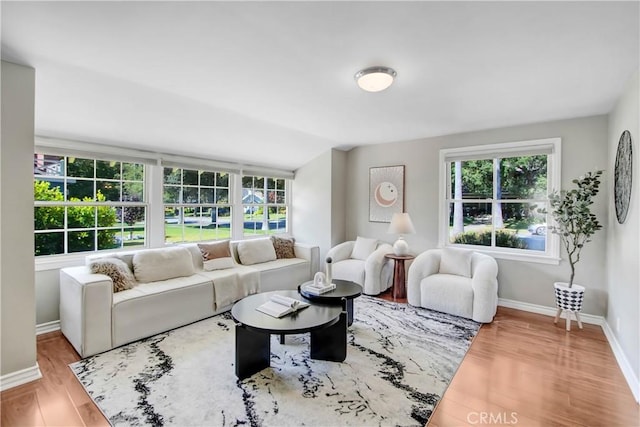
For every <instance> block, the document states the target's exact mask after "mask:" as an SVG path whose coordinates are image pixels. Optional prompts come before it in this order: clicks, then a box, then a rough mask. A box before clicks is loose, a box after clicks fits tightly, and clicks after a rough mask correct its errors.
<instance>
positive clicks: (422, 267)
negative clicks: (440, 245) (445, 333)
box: [407, 249, 440, 306]
mask: <svg viewBox="0 0 640 427" xmlns="http://www.w3.org/2000/svg"><path fill="white" fill-rule="evenodd" d="M439 271H440V250H439V249H431V250H428V251H425V252H422V253H421V254H420V255H418V256H417V257H416V258H415V259H414V260H413V262H412V263H411V265H410V266H409V272H408V274H407V276H408V277H407V302H408V303H409V304H411V305H415V306H421V304H420V282H422V279H424V278H425V277H427V276H431V275H432V274H437V273H438V272H439Z"/></svg>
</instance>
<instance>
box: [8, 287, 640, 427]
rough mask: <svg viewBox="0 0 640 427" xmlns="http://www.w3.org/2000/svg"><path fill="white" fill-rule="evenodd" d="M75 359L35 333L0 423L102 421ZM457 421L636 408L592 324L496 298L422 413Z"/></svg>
mask: <svg viewBox="0 0 640 427" xmlns="http://www.w3.org/2000/svg"><path fill="white" fill-rule="evenodd" d="M382 297H383V298H385V299H389V300H392V298H391V296H390V295H388V293H387V294H384V295H382ZM403 302H404V301H403ZM78 359H79V356H78V354H77V353H76V352H75V350H74V349H73V347H71V345H70V344H69V343H68V342H67V341H66V339H65V338H64V337H63V336H62V334H61V333H60V332H53V333H50V334H46V335H41V336H39V337H38V363H39V365H40V369H41V370H42V374H43V378H42V379H41V380H39V381H35V382H33V383H29V384H25V385H23V386H20V387H15V388H13V389H10V390H7V391H5V392H3V393H2V394H0V400H1V403H2V404H1V412H2V413H1V425H2V426H6V427H10V426H21V427H22V426H24V427H26V426H83V425H84V426H107V425H108V422H107V421H106V419H105V418H104V417H103V416H102V414H101V412H100V411H99V409H98V408H97V407H96V406H95V405H94V403H93V402H92V401H91V399H90V398H89V396H88V395H87V394H86V393H85V391H84V389H83V388H82V386H80V384H79V383H78V381H77V380H76V379H75V377H74V376H73V374H72V373H71V370H70V369H69V368H68V367H67V365H68V364H69V363H71V362H73V361H75V360H78ZM461 425H475V426H478V425H512V426H514V425H515V426H526V427H529V426H624V427H631V426H639V425H640V412H639V406H638V404H637V403H636V402H635V400H634V399H633V395H632V394H631V391H630V390H629V387H628V386H627V383H626V382H625V380H624V378H623V376H622V373H621V372H620V369H619V368H618V365H617V364H616V361H615V359H614V356H613V353H612V351H611V349H610V348H609V344H608V342H607V340H606V338H605V336H604V333H603V332H602V329H601V328H600V327H599V326H595V325H587V324H585V325H584V329H583V330H578V329H577V328H575V329H572V331H571V332H570V333H567V332H565V330H564V323H562V322H561V323H558V325H554V324H553V319H552V318H551V317H547V316H542V315H538V314H531V313H527V312H523V311H519V310H513V309H508V308H502V307H499V308H498V314H497V316H496V318H495V321H494V322H493V323H491V324H489V325H484V326H483V327H482V328H481V329H480V332H479V333H478V336H477V337H476V338H475V340H474V342H473V344H472V345H471V349H470V350H469V352H468V353H467V355H466V356H465V359H464V361H463V362H462V365H461V366H460V368H459V369H458V372H457V373H456V375H455V377H454V379H453V381H452V382H451V385H450V386H449V388H448V390H447V392H446V393H445V395H444V398H443V399H442V401H441V402H440V404H439V405H438V407H437V408H436V411H435V412H434V414H433V416H432V417H431V421H430V422H429V426H430V427H446V426H461Z"/></svg>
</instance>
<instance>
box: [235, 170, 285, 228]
mask: <svg viewBox="0 0 640 427" xmlns="http://www.w3.org/2000/svg"><path fill="white" fill-rule="evenodd" d="M245 177H251V178H253V182H255V180H256V179H260V178H262V179H264V186H263V191H265V192H267V193H268V192H269V191H270V190H271V189H269V188H268V180H269V179H273V180H275V181H276V182H277V181H278V180H282V181H283V182H284V190H282V191H283V193H284V203H269V202H268V201H267V200H266V199H268V196H265V197H264V199H265V201H263V203H244V202H243V190H244V188H245V187H244V178H245ZM238 182H239V185H238V187H239V192H240V196H239V200H238V206H239V207H240V208H241V210H240V212H241V216H242V219H243V226H242V227H240V229H239V235H240V238H241V239H245V240H246V239H257V238H264V237H269V236H277V235H285V234H289V233H290V230H291V225H290V224H291V221H290V212H291V204H290V202H289V200H290V199H291V193H290V191H291V190H290V188H291V180H290V179H288V178H284V177H277V176H269V175H266V174H255V173H242V174H240V175H239V179H238ZM252 189H255V187H252ZM272 191H276V192H278V191H281V190H279V189H278V188H277V186H276V188H275V189H273V190H272ZM247 207H249V208H253V207H257V208H260V207H261V208H262V209H263V212H264V211H265V210H267V211H268V209H269V208H270V207H275V208H276V209H279V208H281V207H284V208H285V209H286V212H287V213H286V216H285V222H286V226H285V229H284V231H276V232H273V233H270V232H269V230H267V232H266V233H254V234H245V229H244V215H245V208H247ZM254 230H255V229H254Z"/></svg>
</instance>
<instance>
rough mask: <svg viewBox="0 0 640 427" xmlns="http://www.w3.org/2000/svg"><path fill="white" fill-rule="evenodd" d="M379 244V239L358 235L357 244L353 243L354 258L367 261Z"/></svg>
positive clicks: (352, 254)
mask: <svg viewBox="0 0 640 427" xmlns="http://www.w3.org/2000/svg"><path fill="white" fill-rule="evenodd" d="M377 246H378V239H367V238H366V237H360V236H358V237H357V238H356V244H355V245H353V251H352V252H351V258H352V259H361V260H363V261H366V260H367V258H369V255H371V254H372V253H373V252H374V251H375V250H376V247H377Z"/></svg>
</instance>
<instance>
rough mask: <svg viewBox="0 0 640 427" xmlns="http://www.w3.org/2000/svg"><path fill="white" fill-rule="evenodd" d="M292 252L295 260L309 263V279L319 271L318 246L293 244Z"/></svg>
mask: <svg viewBox="0 0 640 427" xmlns="http://www.w3.org/2000/svg"><path fill="white" fill-rule="evenodd" d="M293 252H294V253H295V254H296V258H302V259H306V260H307V261H309V264H311V265H310V272H309V273H310V274H311V276H310V277H313V275H314V274H316V272H318V271H319V269H320V248H319V247H318V246H314V245H309V244H305V243H295V244H294V245H293Z"/></svg>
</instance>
